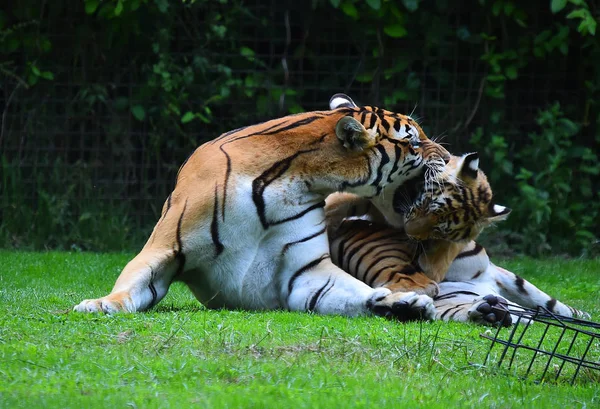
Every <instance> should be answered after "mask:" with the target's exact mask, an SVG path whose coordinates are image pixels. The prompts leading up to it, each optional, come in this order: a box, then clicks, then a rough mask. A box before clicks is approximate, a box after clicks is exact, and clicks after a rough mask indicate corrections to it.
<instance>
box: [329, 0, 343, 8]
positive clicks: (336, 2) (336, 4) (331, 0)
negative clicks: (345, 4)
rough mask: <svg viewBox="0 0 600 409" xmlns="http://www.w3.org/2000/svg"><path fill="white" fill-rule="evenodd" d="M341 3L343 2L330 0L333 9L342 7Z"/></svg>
mask: <svg viewBox="0 0 600 409" xmlns="http://www.w3.org/2000/svg"><path fill="white" fill-rule="evenodd" d="M340 1H341V0H329V2H330V3H331V5H332V6H333V8H336V9H337V8H338V7H339V6H340Z"/></svg>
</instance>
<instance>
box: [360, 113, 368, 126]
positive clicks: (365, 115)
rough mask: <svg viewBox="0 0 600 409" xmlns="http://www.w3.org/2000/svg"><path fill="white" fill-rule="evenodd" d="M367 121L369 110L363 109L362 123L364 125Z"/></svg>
mask: <svg viewBox="0 0 600 409" xmlns="http://www.w3.org/2000/svg"><path fill="white" fill-rule="evenodd" d="M365 122H367V111H363V112H362V114H361V115H360V123H361V124H362V125H363V126H364V125H365Z"/></svg>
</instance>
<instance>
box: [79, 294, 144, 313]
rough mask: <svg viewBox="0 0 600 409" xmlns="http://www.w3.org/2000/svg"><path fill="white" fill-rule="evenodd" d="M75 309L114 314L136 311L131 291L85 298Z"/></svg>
mask: <svg viewBox="0 0 600 409" xmlns="http://www.w3.org/2000/svg"><path fill="white" fill-rule="evenodd" d="M73 311H78V312H102V313H105V314H114V313H117V312H135V311H136V309H135V305H134V304H133V301H132V300H131V297H130V296H129V293H125V292H119V293H114V294H109V295H107V296H106V297H102V298H96V299H94V300H83V301H82V302H80V303H79V304H77V305H76V306H75V307H74V308H73Z"/></svg>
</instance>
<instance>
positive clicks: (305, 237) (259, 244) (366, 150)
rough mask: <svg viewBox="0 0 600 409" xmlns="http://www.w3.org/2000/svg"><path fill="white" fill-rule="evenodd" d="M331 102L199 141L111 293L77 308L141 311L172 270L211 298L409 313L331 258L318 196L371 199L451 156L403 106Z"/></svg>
mask: <svg viewBox="0 0 600 409" xmlns="http://www.w3.org/2000/svg"><path fill="white" fill-rule="evenodd" d="M330 107H331V110H330V111H318V112H307V113H302V114H297V115H291V116H286V117H284V118H279V119H274V120H271V121H268V122H264V123H261V124H258V125H253V126H249V127H246V128H241V129H236V130H233V131H230V132H227V133H225V134H223V135H221V136H220V137H218V138H217V139H215V140H213V141H211V142H208V143H205V144H204V145H202V146H200V147H199V148H198V149H197V150H196V151H195V152H194V153H193V154H192V155H191V157H190V158H189V159H188V160H187V161H186V162H185V163H184V164H183V165H182V167H181V168H180V170H179V173H178V175H177V183H176V186H175V189H174V190H173V192H172V193H171V195H169V197H168V199H167V200H166V202H165V204H164V206H163V209H162V215H161V217H160V219H159V221H158V223H157V224H156V226H155V227H154V231H153V232H152V234H151V235H150V238H149V239H148V241H147V243H146V245H145V246H144V248H143V249H142V251H141V252H140V253H139V254H138V255H137V256H136V257H135V258H134V259H133V260H131V261H130V262H129V263H128V264H127V266H126V267H125V268H124V270H123V271H122V273H121V275H120V276H119V278H118V279H117V282H116V283H115V286H114V288H113V290H112V292H111V293H110V294H108V295H107V296H104V297H102V298H98V299H91V300H84V301H82V302H81V303H80V304H78V305H77V306H75V310H76V311H82V312H95V311H102V312H106V313H113V312H118V311H128V312H133V311H141V310H146V309H148V308H150V307H152V306H154V305H156V304H157V303H158V302H159V301H160V300H161V299H162V298H163V297H164V296H165V295H166V293H167V291H168V288H169V286H170V284H171V283H172V282H173V281H175V280H179V281H183V282H184V283H186V284H187V285H188V286H189V288H190V289H191V291H192V292H193V293H194V295H195V296H196V298H197V299H198V300H199V301H200V302H202V303H203V304H205V305H207V306H208V307H225V308H242V309H253V310H260V309H281V308H283V309H289V310H301V311H315V312H317V313H323V314H343V315H358V314H366V313H370V312H374V313H379V314H389V313H392V314H396V313H398V314H401V313H404V311H403V310H402V309H403V308H404V307H405V304H404V303H402V304H398V303H396V296H395V295H392V294H391V292H390V290H388V289H385V288H379V289H373V288H371V287H369V286H367V285H366V284H364V283H363V282H361V281H359V280H357V279H355V278H354V277H352V276H350V275H348V274H346V273H345V272H344V271H342V270H341V269H340V268H338V267H336V266H335V265H334V264H333V263H332V262H331V259H330V256H329V251H328V242H327V234H326V228H325V214H324V210H323V207H324V199H325V197H326V196H327V195H329V194H330V193H332V192H335V191H348V192H352V193H354V194H357V195H359V196H363V197H371V198H373V200H374V201H377V200H378V196H381V195H383V194H384V192H383V190H384V188H385V189H386V191H387V189H391V190H394V189H396V188H397V186H399V185H400V184H402V183H403V182H404V181H406V180H408V179H410V178H411V177H415V176H418V175H419V174H420V170H421V168H422V167H423V166H425V164H426V163H428V162H429V161H434V162H436V161H437V162H439V161H440V160H441V158H447V157H448V155H449V154H448V152H447V151H446V150H445V149H444V148H443V147H441V146H440V145H438V144H436V143H434V142H432V141H430V140H429V139H428V138H427V136H426V135H425V134H424V133H423V131H422V129H421V128H420V127H419V125H418V124H417V123H416V122H415V121H413V120H412V119H411V118H410V117H408V116H405V115H400V114H396V113H393V112H390V111H386V110H384V109H381V108H376V107H369V106H366V107H357V106H356V105H355V104H354V102H353V101H352V100H351V99H350V98H349V97H347V96H345V95H342V94H336V95H334V97H333V98H332V99H331V101H330ZM384 210H385V209H384ZM392 212H393V209H392ZM389 217H390V218H391V219H393V218H394V217H395V216H394V215H393V214H390V215H389ZM401 310H402V311H401Z"/></svg>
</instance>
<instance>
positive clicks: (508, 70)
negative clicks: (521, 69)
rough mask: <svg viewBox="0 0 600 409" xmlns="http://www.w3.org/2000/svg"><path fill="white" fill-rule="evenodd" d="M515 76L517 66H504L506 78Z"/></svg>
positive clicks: (512, 78) (514, 77)
mask: <svg viewBox="0 0 600 409" xmlns="http://www.w3.org/2000/svg"><path fill="white" fill-rule="evenodd" d="M517 76H518V74H517V67H515V66H514V65H511V66H510V67H506V77H507V78H508V79H511V80H514V79H516V78H517Z"/></svg>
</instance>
